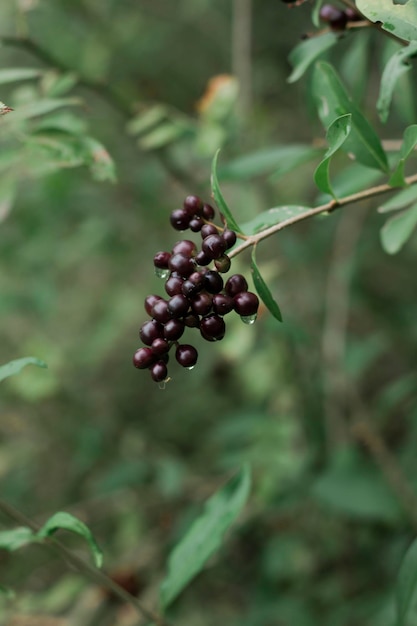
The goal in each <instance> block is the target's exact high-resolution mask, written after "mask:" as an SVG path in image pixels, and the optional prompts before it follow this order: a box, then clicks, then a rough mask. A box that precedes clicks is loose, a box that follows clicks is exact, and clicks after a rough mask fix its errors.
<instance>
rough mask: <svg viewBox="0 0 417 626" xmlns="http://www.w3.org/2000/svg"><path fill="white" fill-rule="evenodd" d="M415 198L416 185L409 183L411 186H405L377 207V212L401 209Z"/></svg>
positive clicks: (416, 198)
mask: <svg viewBox="0 0 417 626" xmlns="http://www.w3.org/2000/svg"><path fill="white" fill-rule="evenodd" d="M416 200H417V185H411V187H406V188H405V189H402V190H401V191H399V192H398V193H396V194H395V196H393V197H392V198H390V199H389V200H387V201H386V202H384V204H381V206H380V207H379V208H378V213H389V212H390V211H398V209H403V208H404V207H406V206H408V205H409V204H411V203H413V202H415V201H416Z"/></svg>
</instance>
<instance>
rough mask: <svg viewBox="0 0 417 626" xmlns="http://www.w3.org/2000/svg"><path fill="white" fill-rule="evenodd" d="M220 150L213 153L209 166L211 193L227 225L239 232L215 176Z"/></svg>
mask: <svg viewBox="0 0 417 626" xmlns="http://www.w3.org/2000/svg"><path fill="white" fill-rule="evenodd" d="M219 152H220V150H217V152H216V154H215V155H214V158H213V162H212V166H211V193H212V196H213V198H214V201H215V203H216V204H217V206H218V208H219V211H220V212H221V213H222V214H223V215H224V217H225V219H226V222H227V226H228V227H229V228H231V229H232V230H235V231H236V232H238V233H241V232H242V230H241V229H240V227H239V226H238V225H237V222H236V221H235V218H234V217H233V215H232V213H231V211H230V209H229V207H228V206H227V204H226V200H225V199H224V197H223V194H222V192H221V190H220V185H219V181H218V178H217V159H218V157H219Z"/></svg>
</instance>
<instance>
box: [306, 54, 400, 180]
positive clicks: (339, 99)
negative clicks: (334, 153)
mask: <svg viewBox="0 0 417 626" xmlns="http://www.w3.org/2000/svg"><path fill="white" fill-rule="evenodd" d="M313 96H314V99H315V101H316V105H317V108H318V113H319V116H320V119H321V121H322V123H323V125H324V126H325V128H328V127H329V126H330V124H331V123H332V122H334V120H335V119H336V118H338V117H340V116H342V115H346V114H347V113H351V114H352V120H351V123H352V130H351V133H350V135H349V137H348V138H347V139H346V141H345V143H344V144H343V148H344V150H346V151H347V152H349V153H351V154H352V155H353V156H354V157H355V158H356V160H357V161H359V162H360V163H362V164H363V165H366V166H368V167H372V168H375V169H379V170H382V171H383V172H388V162H387V157H386V154H385V152H384V150H383V148H382V145H381V142H380V140H379V137H378V135H377V134H376V133H375V131H374V130H373V128H372V126H371V125H370V124H369V122H368V121H367V120H366V119H365V117H364V116H363V115H362V113H361V111H360V110H359V109H358V107H357V106H356V105H355V104H354V103H353V102H352V100H351V99H350V98H349V96H348V94H347V92H346V90H345V88H344V87H343V85H342V83H341V81H340V79H339V77H338V75H337V73H336V71H335V70H334V68H333V67H332V66H331V65H329V64H328V63H324V62H319V63H317V64H316V66H315V69H314V74H313Z"/></svg>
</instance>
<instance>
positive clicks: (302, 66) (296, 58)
mask: <svg viewBox="0 0 417 626" xmlns="http://www.w3.org/2000/svg"><path fill="white" fill-rule="evenodd" d="M338 39H339V37H338V36H337V35H336V34H335V33H326V34H325V35H320V36H319V37H311V38H309V39H306V40H305V41H302V42H301V43H300V44H298V46H296V47H295V48H294V49H293V50H292V51H291V53H290V55H289V57H288V60H289V62H290V64H291V66H292V68H293V70H292V72H291V74H290V76H289V77H288V78H287V82H289V83H295V82H296V81H297V80H298V79H299V78H301V76H302V75H303V74H304V73H305V72H306V70H307V69H308V68H309V67H310V65H312V63H314V61H315V60H316V59H317V58H318V57H319V56H320V55H321V54H323V52H326V50H330V48H332V47H333V46H334V45H335V44H336V43H337V41H338Z"/></svg>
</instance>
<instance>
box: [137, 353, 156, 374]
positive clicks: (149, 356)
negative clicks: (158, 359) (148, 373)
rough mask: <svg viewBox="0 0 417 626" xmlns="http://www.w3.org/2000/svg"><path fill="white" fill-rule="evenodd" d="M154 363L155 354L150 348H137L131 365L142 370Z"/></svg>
mask: <svg viewBox="0 0 417 626" xmlns="http://www.w3.org/2000/svg"><path fill="white" fill-rule="evenodd" d="M154 361H155V353H154V352H153V351H152V350H151V348H139V350H136V352H135V354H134V355H133V365H134V366H135V367H137V368H139V369H140V370H144V369H146V368H147V367H149V366H150V365H152V363H154Z"/></svg>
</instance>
